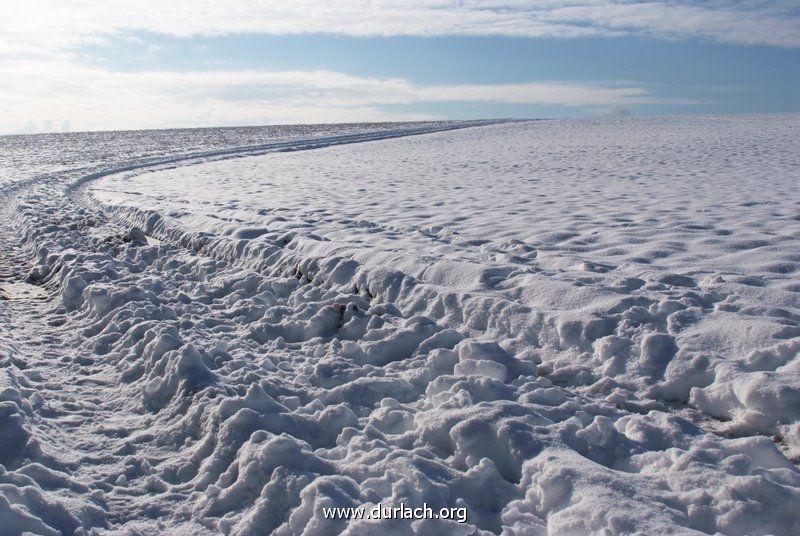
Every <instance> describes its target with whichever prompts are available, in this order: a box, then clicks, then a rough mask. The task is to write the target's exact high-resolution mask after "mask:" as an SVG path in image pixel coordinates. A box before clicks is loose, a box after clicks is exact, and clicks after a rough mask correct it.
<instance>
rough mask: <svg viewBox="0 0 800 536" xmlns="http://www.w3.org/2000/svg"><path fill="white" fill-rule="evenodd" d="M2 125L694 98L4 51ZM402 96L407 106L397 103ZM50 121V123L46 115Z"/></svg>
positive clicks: (265, 119) (161, 122)
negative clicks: (90, 62) (153, 66)
mask: <svg viewBox="0 0 800 536" xmlns="http://www.w3.org/2000/svg"><path fill="white" fill-rule="evenodd" d="M0 71H2V72H13V73H15V74H14V76H13V77H10V78H7V79H5V80H4V81H3V82H2V83H0V118H2V119H1V120H0V121H1V122H0V133H11V132H19V131H22V130H25V129H27V130H30V128H31V124H36V125H45V126H47V125H50V126H51V127H52V125H55V124H61V123H62V122H64V121H69V122H70V125H71V127H72V128H73V129H76V130H95V129H122V128H159V127H170V126H187V127H189V126H213V125H225V124H227V125H231V124H267V123H303V122H306V123H308V122H340V121H383V120H411V119H425V118H433V116H430V115H423V114H417V113H405V112H403V106H402V105H408V104H415V103H424V102H439V103H441V102H470V103H474V102H496V103H512V104H548V105H557V106H564V107H569V108H573V109H576V108H577V109H586V110H590V111H591V110H595V109H601V108H609V107H615V106H616V107H627V106H634V105H639V104H687V103H691V102H692V101H687V100H677V99H669V98H661V97H659V96H657V95H654V94H652V93H651V92H650V91H649V90H648V89H647V88H644V87H637V86H635V85H632V84H627V85H620V84H603V83H594V84H590V83H566V82H557V81H550V82H535V83H523V84H495V85H419V84H414V83H412V82H410V81H408V80H405V79H401V78H372V77H359V76H352V75H348V74H343V73H338V72H333V71H324V70H321V71H266V70H217V71H189V72H180V71H141V72H116V71H112V70H107V69H103V68H99V67H89V66H86V65H81V64H78V63H75V62H73V61H69V60H10V61H0ZM398 105H399V108H398ZM48 122H49V123H48Z"/></svg>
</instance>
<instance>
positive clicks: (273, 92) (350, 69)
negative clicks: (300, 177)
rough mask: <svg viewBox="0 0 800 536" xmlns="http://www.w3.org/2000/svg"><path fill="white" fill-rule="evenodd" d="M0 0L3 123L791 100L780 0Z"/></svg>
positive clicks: (586, 111)
mask: <svg viewBox="0 0 800 536" xmlns="http://www.w3.org/2000/svg"><path fill="white" fill-rule="evenodd" d="M64 4H67V3H63V2H48V1H46V0H42V1H37V0H32V1H31V2H30V3H29V4H28V3H26V4H25V5H24V6H23V7H20V6H11V7H8V6H5V7H0V20H4V21H6V22H5V23H3V22H0V68H1V69H2V71H3V72H4V74H6V77H5V78H6V79H5V80H4V82H0V133H15V132H32V131H48V130H103V129H124V128H166V127H184V126H217V125H245V124H267V123H295V122H337V121H369V120H378V121H381V120H407V119H428V118H430V119H438V118H456V119H466V118H484V117H517V118H537V117H596V116H617V115H628V114H631V115H658V114H671V115H672V114H705V113H781V112H797V111H800V6H798V4H797V3H796V2H793V1H789V2H787V1H781V0H777V1H774V2H765V1H758V0H752V1H749V0H742V1H738V2H733V1H725V0H711V1H708V2H702V3H700V2H697V3H694V2H686V1H662V2H658V1H651V2H636V1H631V0H619V1H613V0H584V1H580V0H544V1H539V2H536V1H524V0H508V1H505V2H502V1H489V2H481V1H477V0H475V1H462V2H455V1H448V0H439V1H434V2H424V1H423V2H416V1H410V0H409V1H406V0H392V1H372V2H363V1H360V0H345V1H342V2H337V3H335V4H334V3H331V2H324V3H323V2H314V1H312V0H300V1H297V2H294V3H285V2H283V3H278V2H246V1H232V2H229V3H227V4H226V5H225V6H223V7H222V8H220V6H217V5H215V4H214V3H212V2H209V3H205V2H202V1H195V2H191V3H186V2H171V1H168V0H165V1H162V2H148V1H143V2H142V3H141V4H139V8H138V9H134V8H131V7H130V5H129V4H130V3H125V2H116V1H114V0H111V1H109V2H105V3H102V4H101V3H96V2H88V3H85V4H84V5H83V6H82V8H76V7H75V6H76V5H77V4H74V3H69V6H66V7H65V5H64Z"/></svg>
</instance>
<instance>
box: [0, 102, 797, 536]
mask: <svg viewBox="0 0 800 536" xmlns="http://www.w3.org/2000/svg"><path fill="white" fill-rule="evenodd" d="M459 126H462V125H459ZM473 126H474V128H465V129H457V130H448V131H446V132H433V133H427V134H423V135H419V136H410V137H399V138H396V139H384V140H380V138H382V137H388V136H398V135H401V134H407V133H414V134H420V133H424V132H427V131H429V130H435V129H452V128H453V127H454V125H452V124H435V125H410V126H409V125H405V126H396V127H394V128H389V127H382V128H381V129H375V128H374V127H373V128H372V131H373V132H372V133H369V131H370V128H368V127H362V130H361V131H359V132H352V131H348V132H346V133H337V132H328V133H327V134H328V135H320V136H316V137H311V136H307V137H303V135H302V133H301V134H297V133H284V134H285V138H286V139H281V140H280V141H276V142H272V143H267V142H263V143H262V144H261V145H258V143H257V142H250V143H249V144H248V143H247V142H245V143H241V145H249V147H247V148H244V149H241V150H239V149H233V148H224V146H225V143H219V142H218V141H215V142H211V143H207V144H206V145H205V146H203V145H202V144H203V142H198V141H197V140H196V139H195V138H193V141H192V143H194V144H196V146H190V145H191V144H189V143H187V144H184V145H182V146H181V147H183V151H182V152H187V151H193V154H192V155H190V156H188V157H187V156H183V155H181V156H173V154H174V152H178V151H173V154H170V153H169V152H168V150H167V148H165V147H162V148H161V149H158V148H155V149H152V150H151V152H149V153H146V154H141V155H139V154H136V155H133V157H132V158H124V157H120V158H118V159H117V160H116V161H115V162H114V165H107V166H102V165H98V164H97V163H98V161H99V160H98V158H97V155H96V153H95V154H94V155H93V156H91V157H90V156H86V157H83V158H84V161H83V162H82V163H84V164H85V166H84V167H83V168H80V169H78V170H61V169H60V168H59V169H58V170H56V171H50V172H49V173H50V175H48V176H46V177H38V178H37V179H36V180H27V181H15V182H13V183H9V184H8V185H7V186H6V187H5V188H4V190H3V194H2V195H3V196H4V207H3V209H2V210H3V211H4V213H5V214H4V219H3V225H5V228H4V235H6V236H5V237H4V238H3V240H4V242H6V244H4V251H3V258H2V260H3V265H2V269H3V271H4V274H2V275H4V278H5V279H4V280H7V281H8V282H9V283H8V284H10V283H11V282H16V283H19V282H21V281H22V280H23V279H24V280H25V281H27V283H28V284H34V285H36V286H37V287H38V288H41V289H44V291H46V292H47V295H46V296H45V297H44V299H42V296H39V295H37V294H36V293H29V294H32V297H15V296H14V295H11V294H9V295H8V297H10V298H11V299H8V300H6V301H3V302H0V327H2V329H3V338H2V340H0V357H1V358H2V361H0V363H2V368H0V374H2V375H1V376H0V381H2V382H3V383H2V386H0V388H1V389H0V393H1V394H2V398H1V399H0V400H2V402H0V463H1V464H2V465H3V466H4V467H5V469H4V470H3V471H2V473H0V521H2V522H3V526H5V527H19V531H20V532H22V531H23V530H28V531H31V532H34V533H37V534H59V533H63V534H72V533H73V532H75V531H78V532H80V531H81V530H84V531H90V530H97V531H99V532H100V533H106V532H108V533H134V534H136V533H142V534H151V533H170V532H172V533H189V532H191V533H195V534H203V533H209V534H217V533H223V534H267V533H276V534H309V535H311V534H320V535H325V534H339V533H345V534H375V533H379V532H380V533H386V534H459V535H467V534H492V533H504V534H507V535H528V534H587V533H607V534H634V533H640V534H691V533H715V532H720V533H724V534H797V533H800V515H798V513H797V507H796V504H798V501H799V500H800V473H798V469H797V466H796V463H797V461H798V459H800V277H799V276H798V274H799V273H800V272H799V271H798V270H799V269H800V191H798V188H799V186H798V185H800V117H798V116H797V115H784V116H749V117H748V116H740V117H704V118H683V119H653V120H635V119H627V120H623V121H597V122H592V121H541V122H527V123H505V124H494V125H477V126H475V125H473ZM329 128H333V127H329ZM349 128H353V127H349ZM262 134H263V133H262ZM187 136H188V137H189V138H191V136H192V134H191V133H189V134H187ZM122 139H124V138H122ZM352 142H363V143H352ZM342 143H347V144H344V145H343V144H342ZM255 145H258V146H257V147H256V146H255ZM319 147H324V148H319ZM309 148H318V149H317V150H313V151H308V150H304V149H309ZM85 150H86V151H87V154H88V153H91V147H86V149H85ZM120 150H121V151H123V150H125V148H124V147H121V148H120ZM159 151H160V152H159ZM273 151H282V152H273ZM286 151H292V152H286ZM145 152H146V151H143V150H142V153H145ZM111 153H112V154H113V150H111ZM259 153H267V154H261V155H258V156H245V157H242V158H239V157H240V156H243V155H250V154H259ZM77 154H78V157H77V158H78V159H80V151H77ZM232 157H237V158H232ZM31 165H34V164H31ZM47 165H50V166H53V165H55V164H52V163H47ZM35 166H39V168H42V167H46V165H45V164H41V163H35ZM39 168H37V169H39ZM114 171H118V172H117V173H112V174H109V173H111V172H114ZM0 284H2V282H0ZM8 284H7V285H8ZM9 288H10V287H9ZM0 290H2V289H0ZM0 297H2V296H0ZM378 503H380V504H382V505H384V506H390V507H391V506H398V505H400V504H401V503H403V504H405V505H409V506H418V505H421V504H422V503H427V504H428V505H429V506H432V507H434V508H439V507H443V506H465V507H467V508H468V513H469V515H468V520H467V523H466V524H463V525H460V524H457V523H456V522H454V521H445V520H424V521H414V522H410V521H408V520H361V521H347V520H341V519H339V520H334V519H325V516H324V515H323V511H322V509H323V508H326V507H329V506H356V507H357V506H367V507H369V506H370V505H374V504H378Z"/></svg>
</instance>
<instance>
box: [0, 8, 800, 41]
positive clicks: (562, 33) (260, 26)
mask: <svg viewBox="0 0 800 536" xmlns="http://www.w3.org/2000/svg"><path fill="white" fill-rule="evenodd" d="M129 31H150V32H157V33H162V34H167V35H172V36H190V35H223V34H237V33H264V34H299V33H335V34H344V35H352V36H377V35H381V36H384V35H505V36H528V37H557V38H570V37H580V36H598V35H599V36H611V35H625V34H636V35H649V36H653V37H659V38H675V37H689V38H706V39H713V40H716V41H721V42H726V43H737V44H761V45H773V46H783V47H800V14H798V6H797V3H796V2H793V1H792V0H783V1H780V0H778V1H772V2H764V1H757V0H714V1H710V2H703V3H699V4H693V3H690V2H688V1H687V0H649V1H636V0H538V1H536V0H488V1H486V0H428V1H425V0H338V1H337V2H329V1H323V0H291V1H286V0H265V1H261V2H255V1H252V0H227V1H225V2H221V1H219V0H213V1H212V0H192V1H176V0H157V1H156V0H140V1H138V2H130V1H127V0H105V1H103V2H98V1H96V0H72V1H69V2H65V1H63V0H26V1H24V2H22V1H20V2H3V3H2V4H0V53H5V54H19V53H25V54H31V53H34V54H53V53H57V52H59V51H64V50H68V49H69V48H70V47H74V46H76V45H78V44H81V43H87V42H93V41H95V42H96V41H98V40H100V41H102V39H103V38H104V37H105V36H109V35H114V34H119V33H121V32H129Z"/></svg>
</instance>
